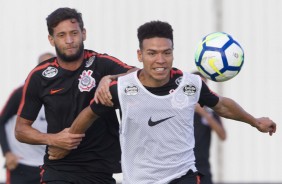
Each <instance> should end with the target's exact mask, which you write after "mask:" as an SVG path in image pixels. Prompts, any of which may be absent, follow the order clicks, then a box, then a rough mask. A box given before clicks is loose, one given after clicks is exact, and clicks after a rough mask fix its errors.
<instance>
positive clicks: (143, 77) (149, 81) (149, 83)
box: [138, 70, 169, 88]
mask: <svg viewBox="0 0 282 184" xmlns="http://www.w3.org/2000/svg"><path fill="white" fill-rule="evenodd" d="M138 78H139V81H140V82H141V83H142V84H143V86H146V87H153V88H154V87H161V86H163V85H165V84H166V83H168V81H169V76H167V77H166V78H164V79H161V80H157V79H154V78H153V77H151V76H150V75H148V74H146V73H145V72H144V70H141V72H140V73H139V76H138Z"/></svg>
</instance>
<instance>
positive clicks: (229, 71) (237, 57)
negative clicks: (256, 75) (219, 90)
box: [195, 32, 244, 82]
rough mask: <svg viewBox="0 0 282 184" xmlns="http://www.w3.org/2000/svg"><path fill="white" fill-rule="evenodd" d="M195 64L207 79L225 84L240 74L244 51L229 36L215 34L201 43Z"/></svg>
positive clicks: (219, 33)
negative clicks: (224, 82)
mask: <svg viewBox="0 0 282 184" xmlns="http://www.w3.org/2000/svg"><path fill="white" fill-rule="evenodd" d="M195 63H196V66H197V68H198V70H199V72H200V73H201V74H202V75H203V76H205V77H206V78H207V79H210V80H213V81H216V82H223V81H227V80H229V79H232V78H233V77H235V76H236V75H237V74H238V73H239V72H240V70H241V68H242V66H243V64H244V51H243V49H242V47H241V46H240V44H239V43H238V42H237V41H236V40H234V39H233V38H232V37H231V36H230V35H229V34H226V33H224V32H215V33H211V34H209V35H207V36H205V37H204V38H203V39H202V40H201V42H200V43H199V45H198V47H197V50H196V53H195Z"/></svg>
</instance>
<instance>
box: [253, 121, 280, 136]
mask: <svg viewBox="0 0 282 184" xmlns="http://www.w3.org/2000/svg"><path fill="white" fill-rule="evenodd" d="M256 128H257V129H258V130H259V131H260V132H264V133H267V132H268V133H269V135H272V134H273V133H275V132H276V123H274V122H273V121H272V120H271V119H269V118H267V117H262V118H257V123H256Z"/></svg>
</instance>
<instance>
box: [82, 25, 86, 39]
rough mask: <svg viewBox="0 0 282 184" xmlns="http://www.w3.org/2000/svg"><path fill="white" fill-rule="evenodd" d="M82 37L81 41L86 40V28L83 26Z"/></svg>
mask: <svg viewBox="0 0 282 184" xmlns="http://www.w3.org/2000/svg"><path fill="white" fill-rule="evenodd" d="M82 39H83V41H85V40H86V29H85V28H83V30H82Z"/></svg>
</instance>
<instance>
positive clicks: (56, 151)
mask: <svg viewBox="0 0 282 184" xmlns="http://www.w3.org/2000/svg"><path fill="white" fill-rule="evenodd" d="M69 153H70V150H66V149H62V148H58V147H54V146H49V147H48V155H49V157H48V158H49V160H58V159H62V158H64V157H65V156H66V155H68V154H69Z"/></svg>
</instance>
